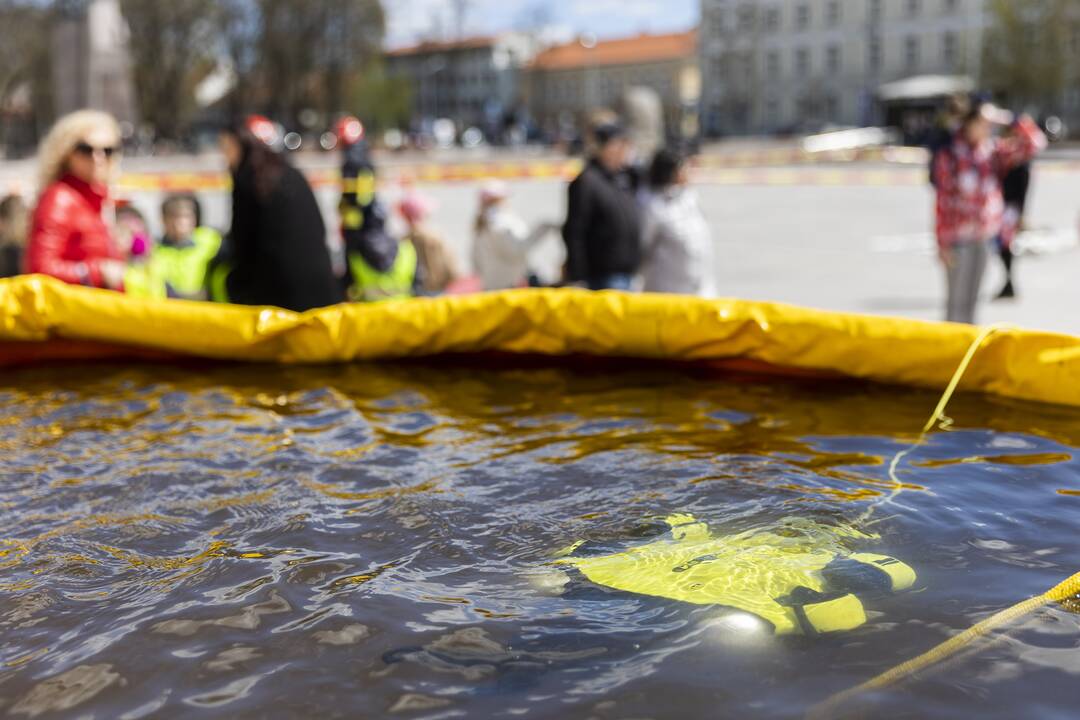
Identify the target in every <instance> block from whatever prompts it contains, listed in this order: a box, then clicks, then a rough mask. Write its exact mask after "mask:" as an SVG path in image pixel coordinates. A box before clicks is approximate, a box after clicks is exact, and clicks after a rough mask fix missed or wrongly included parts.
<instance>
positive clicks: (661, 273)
mask: <svg viewBox="0 0 1080 720" xmlns="http://www.w3.org/2000/svg"><path fill="white" fill-rule="evenodd" d="M688 182H689V176H688V172H687V167H686V158H685V157H684V156H683V155H682V154H681V153H679V152H676V151H674V150H660V151H659V152H657V153H656V156H655V157H654V158H653V161H652V165H651V167H650V168H649V187H650V191H651V194H650V196H649V200H648V202H647V205H646V208H645V233H644V234H645V237H644V242H643V243H642V244H643V252H644V262H643V267H642V269H643V274H644V276H645V292H657V293H679V294H685V295H697V296H700V297H714V296H715V295H716V286H715V279H714V273H715V271H716V268H715V263H714V260H713V240H712V234H711V233H710V232H709V224H708V223H707V222H706V221H705V215H704V214H703V213H702V212H701V207H700V205H699V204H698V199H697V195H696V193H694V191H693V190H691V189H690V188H689V187H688Z"/></svg>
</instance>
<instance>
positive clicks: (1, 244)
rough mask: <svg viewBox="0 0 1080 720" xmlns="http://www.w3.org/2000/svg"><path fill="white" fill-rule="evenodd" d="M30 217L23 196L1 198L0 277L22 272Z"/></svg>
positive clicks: (13, 195) (12, 195)
mask: <svg viewBox="0 0 1080 720" xmlns="http://www.w3.org/2000/svg"><path fill="white" fill-rule="evenodd" d="M29 230H30V217H29V211H28V209H27V207H26V203H25V202H24V201H23V199H22V196H20V195H15V194H14V193H12V194H11V195H7V196H5V197H4V199H3V200H0V278H6V277H14V276H15V275H18V274H19V273H21V272H22V266H23V253H24V251H25V249H26V235H27V232H28V231H29Z"/></svg>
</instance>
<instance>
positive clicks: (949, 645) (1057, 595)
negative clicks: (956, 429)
mask: <svg viewBox="0 0 1080 720" xmlns="http://www.w3.org/2000/svg"><path fill="white" fill-rule="evenodd" d="M1005 327H1006V326H1005V325H991V326H989V327H987V328H985V329H984V330H983V331H982V332H981V333H979V336H978V337H977V338H976V339H975V341H974V342H973V343H972V344H971V347H970V348H968V351H967V354H966V355H965V356H964V359H963V361H962V362H961V363H960V366H959V367H958V368H957V369H956V373H955V374H954V375H953V378H952V380H951V381H950V382H949V386H948V388H946V390H945V393H944V394H943V395H942V396H941V401H940V402H939V403H938V405H937V408H935V410H934V414H933V415H931V416H930V420H929V421H928V422H927V423H926V425H925V427H923V431H922V434H921V435H920V436H919V439H918V440H917V441H916V442H915V444H914V445H912V446H911V447H909V448H907V449H905V450H903V451H901V452H899V453H897V455H896V457H894V458H893V461H892V463H890V465H889V477H890V478H891V479H892V481H893V484H894V487H893V493H892V494H891V495H890V496H889V498H887V500H891V499H892V498H893V497H895V496H896V495H897V494H898V493H899V492H900V490H901V489H902V483H901V482H900V479H899V478H898V477H897V474H896V471H897V468H898V466H899V464H900V460H901V459H903V458H904V457H905V456H906V455H908V454H909V453H911V452H912V451H913V450H915V449H916V448H917V447H919V446H920V445H921V444H922V443H923V442H924V441H925V440H926V435H927V433H929V432H930V431H931V430H932V429H933V428H934V425H935V424H937V423H938V422H940V421H942V420H946V419H947V418H946V417H945V410H946V408H947V407H948V406H949V401H950V400H952V396H953V395H954V394H955V393H956V388H957V387H958V386H959V385H960V380H961V379H962V378H963V377H964V374H965V373H966V372H967V370H968V367H969V366H970V365H971V361H972V360H973V359H974V357H975V354H976V353H977V352H978V351H979V349H980V348H981V347H982V344H983V343H984V342H985V341H986V339H987V338H988V337H990V336H991V335H993V334H994V333H995V332H998V331H1000V330H1003V329H1004V328H1005ZM1077 594H1080V573H1077V574H1076V575H1073V576H1072V577H1071V578H1069V579H1068V580H1065V581H1064V582H1062V583H1060V584H1059V585H1057V586H1055V587H1053V588H1052V589H1050V590H1048V591H1047V592H1045V593H1043V594H1042V595H1037V596H1035V597H1033V598H1030V599H1028V600H1025V601H1023V602H1021V603H1017V604H1016V605H1013V606H1012V607H1009V608H1006V609H1005V610H1002V611H1001V612H999V613H996V614H994V615H992V616H990V617H988V618H987V619H985V620H983V621H982V622H980V623H977V624H975V625H973V626H972V627H970V628H968V629H967V630H965V631H964V632H962V633H960V634H959V635H956V636H954V637H952V638H949V639H948V640H946V641H945V642H943V643H941V644H940V645H938V646H937V647H935V648H934V649H932V650H930V651H929V652H926V653H923V654H922V655H920V656H918V657H917V658H914V659H912V660H908V661H907V662H904V663H901V664H900V665H897V666H896V667H894V668H892V669H890V670H887V671H886V672H883V673H882V674H880V675H878V676H877V677H875V678H873V679H871V680H867V681H866V682H864V683H862V684H861V685H858V686H856V687H853V688H851V689H849V690H845V691H843V692H841V693H837V694H836V695H833V696H832V697H830V698H829V699H828V700H826V701H825V702H824V703H822V704H820V705H818V706H817V707H815V708H814V709H813V710H811V711H810V713H809V714H808V715H807V717H808V718H827V717H831V716H833V715H834V714H835V712H836V710H837V709H838V708H839V707H840V706H842V705H844V704H845V703H847V702H848V701H849V700H851V699H853V698H855V697H858V696H859V695H861V694H863V693H865V692H870V691H872V690H882V689H884V688H887V687H890V686H892V685H895V684H897V683H900V682H903V681H904V680H906V679H908V678H910V677H911V676H912V675H915V674H916V673H919V672H921V671H923V670H925V669H927V668H929V667H932V666H934V665H937V664H939V663H941V662H943V661H945V660H948V659H949V658H951V657H953V656H955V655H957V654H958V653H960V652H962V651H963V650H964V649H965V648H967V647H968V646H969V645H971V644H972V643H974V642H976V641H977V640H979V639H980V638H983V637H985V636H986V635H987V634H989V633H990V632H992V631H994V630H996V629H997V628H1000V627H1002V626H1004V625H1008V624H1010V623H1013V622H1015V621H1016V620H1019V619H1020V618H1023V617H1025V616H1027V615H1029V614H1030V613H1033V612H1035V611H1036V610H1038V609H1039V608H1042V607H1045V606H1046V605H1049V604H1051V603H1055V602H1063V601H1065V600H1068V599H1069V598H1071V597H1073V596H1074V595H1077Z"/></svg>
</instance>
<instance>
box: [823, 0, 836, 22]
mask: <svg viewBox="0 0 1080 720" xmlns="http://www.w3.org/2000/svg"><path fill="white" fill-rule="evenodd" d="M825 17H826V21H827V22H828V24H829V27H836V26H837V25H839V24H840V0H829V4H828V6H827V7H826V11H825Z"/></svg>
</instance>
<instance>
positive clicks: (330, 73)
mask: <svg viewBox="0 0 1080 720" xmlns="http://www.w3.org/2000/svg"><path fill="white" fill-rule="evenodd" d="M259 13H260V23H259V33H258V42H257V55H258V57H259V67H260V69H261V71H262V77H261V78H260V81H261V84H262V85H263V86H264V87H266V88H273V90H274V91H273V92H272V93H266V94H265V103H266V106H267V108H268V110H269V111H270V112H272V113H273V114H275V115H277V116H278V117H280V118H282V119H285V120H286V121H288V122H290V123H293V124H297V123H298V121H299V119H300V114H301V112H302V111H303V110H305V109H309V108H310V109H314V110H318V111H320V112H322V113H323V114H329V113H332V112H335V111H337V110H341V109H343V107H342V106H343V104H344V101H345V99H346V97H347V95H348V87H349V84H350V82H351V79H352V78H353V77H354V76H355V75H356V74H357V73H359V72H360V71H361V70H362V69H363V67H364V65H365V64H366V63H367V62H369V61H371V60H372V59H373V58H374V57H375V56H376V55H378V53H379V52H380V51H381V48H382V39H383V35H384V33H385V29H386V18H385V15H384V13H383V8H382V3H381V2H379V0H260V1H259Z"/></svg>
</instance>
